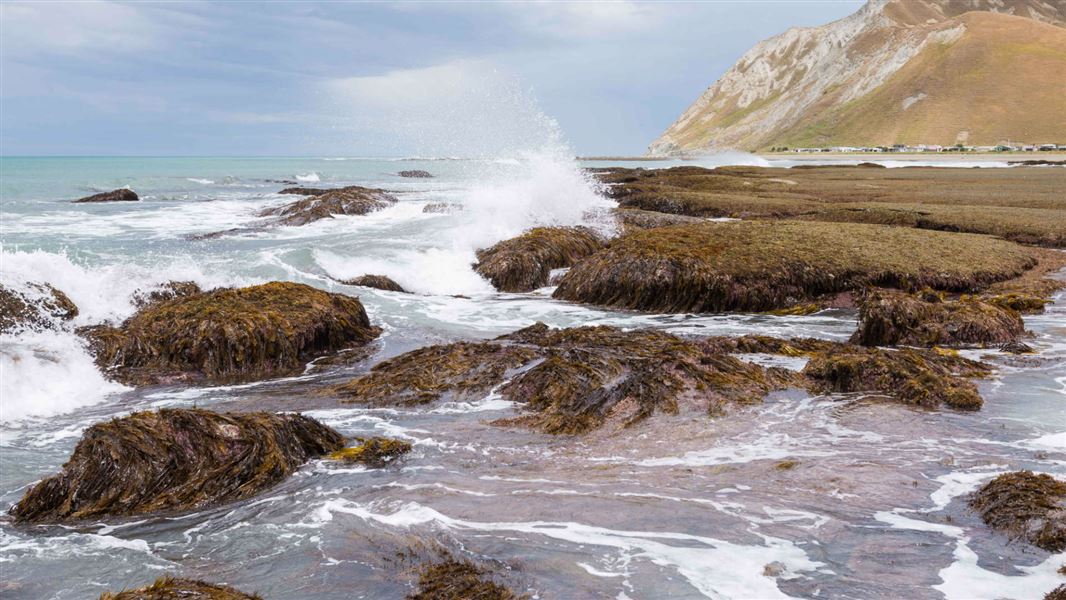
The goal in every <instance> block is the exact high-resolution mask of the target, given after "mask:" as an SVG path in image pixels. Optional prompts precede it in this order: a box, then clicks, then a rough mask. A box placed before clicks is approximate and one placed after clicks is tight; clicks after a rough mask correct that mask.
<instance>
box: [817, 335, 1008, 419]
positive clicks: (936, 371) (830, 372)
mask: <svg viewBox="0 0 1066 600" xmlns="http://www.w3.org/2000/svg"><path fill="white" fill-rule="evenodd" d="M803 374H804V375H806V376H807V377H809V378H810V379H811V380H812V381H813V385H812V388H813V389H814V390H815V391H819V392H878V393H882V394H885V395H887V396H892V397H895V398H897V399H898V400H900V401H901V402H904V403H906V404H913V405H917V406H923V407H926V408H937V407H939V406H940V405H941V404H944V405H947V406H949V407H951V408H955V409H959V410H978V409H979V408H981V405H982V404H983V403H984V402H983V400H982V399H981V395H980V394H979V393H978V392H977V386H975V385H974V384H973V383H972V382H971V381H968V380H967V378H970V377H983V376H986V375H988V368H987V366H986V365H984V364H983V363H979V362H977V361H972V360H968V359H965V358H962V357H959V356H955V355H953V354H950V353H947V354H945V353H939V352H936V351H933V350H917V349H912V348H905V349H900V350H885V349H882V348H865V347H861V346H851V345H840V346H838V347H836V348H834V349H831V350H829V351H827V352H821V353H814V354H812V355H811V359H810V360H809V361H808V362H807V365H806V366H805V367H804V368H803Z"/></svg>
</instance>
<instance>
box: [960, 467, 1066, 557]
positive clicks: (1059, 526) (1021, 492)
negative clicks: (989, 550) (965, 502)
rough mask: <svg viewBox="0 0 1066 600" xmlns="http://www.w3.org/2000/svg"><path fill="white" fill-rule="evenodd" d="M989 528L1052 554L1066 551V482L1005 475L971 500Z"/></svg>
mask: <svg viewBox="0 0 1066 600" xmlns="http://www.w3.org/2000/svg"><path fill="white" fill-rule="evenodd" d="M970 507H972V508H973V509H974V510H975V511H976V512H977V514H979V515H980V516H981V519H982V520H983V521H984V522H985V524H986V525H988V526H989V527H991V528H992V529H994V530H996V531H999V532H1002V533H1005V534H1007V535H1009V536H1011V537H1012V538H1015V539H1022V540H1025V541H1027V542H1029V543H1030V544H1033V545H1034V546H1037V547H1039V548H1042V549H1044V550H1047V551H1048V552H1061V551H1062V550H1066V482H1064V481H1061V480H1059V479H1055V478H1054V477H1052V476H1050V475H1045V474H1036V473H1033V472H1032V471H1015V472H1012V473H1004V474H1003V475H1000V476H998V477H996V478H995V479H993V480H992V481H990V482H988V483H986V484H985V485H984V486H982V487H981V488H980V489H978V490H977V491H976V492H974V494H973V496H972V497H971V498H970Z"/></svg>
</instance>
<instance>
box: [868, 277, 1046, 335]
mask: <svg viewBox="0 0 1066 600" xmlns="http://www.w3.org/2000/svg"><path fill="white" fill-rule="evenodd" d="M1024 333H1025V324H1024V323H1023V322H1022V317H1021V315H1020V314H1018V312H1017V311H1015V310H1013V309H1011V308H1004V307H1002V306H1000V305H997V304H993V303H990V302H985V301H983V300H981V299H979V298H976V297H972V296H971V297H963V298H961V299H959V300H948V299H946V298H944V297H943V296H942V295H939V294H935V293H926V294H924V297H921V296H919V295H915V294H907V293H905V292H899V291H896V290H884V289H875V290H871V291H868V292H867V293H865V294H864V295H863V297H862V300H861V302H860V303H859V329H858V331H856V332H855V335H854V336H853V337H852V341H853V342H856V343H859V344H862V345H864V346H897V345H904V346H926V347H931V346H948V347H975V346H976V347H982V348H985V347H990V346H1002V345H1004V344H1008V343H1011V342H1015V341H1017V340H1018V337H1019V336H1021V335H1023V334H1024Z"/></svg>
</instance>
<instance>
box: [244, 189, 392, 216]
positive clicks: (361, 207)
mask: <svg viewBox="0 0 1066 600" xmlns="http://www.w3.org/2000/svg"><path fill="white" fill-rule="evenodd" d="M279 193H281V194H305V195H308V196H309V197H307V198H304V199H302V200H297V201H295V202H290V203H289V204H285V205H283V206H279V207H276V208H270V209H267V210H264V211H262V212H260V213H259V216H260V217H276V218H275V219H273V220H272V221H271V222H270V224H271V225H289V226H298V225H306V224H308V223H312V222H314V221H318V220H319V219H330V218H333V215H365V214H367V213H370V212H373V211H375V210H381V209H382V208H386V207H387V206H389V205H391V204H395V203H396V202H397V200H396V197H395V196H393V195H392V194H390V193H388V192H386V191H385V190H379V189H376V188H365V187H360V186H358V185H352V186H348V187H343V188H336V189H317V188H287V189H284V190H281V192H279Z"/></svg>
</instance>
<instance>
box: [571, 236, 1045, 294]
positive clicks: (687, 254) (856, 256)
mask: <svg viewBox="0 0 1066 600" xmlns="http://www.w3.org/2000/svg"><path fill="white" fill-rule="evenodd" d="M1035 264H1037V260H1036V259H1035V258H1034V257H1033V256H1032V255H1031V254H1030V252H1029V251H1028V250H1027V249H1026V248H1023V247H1021V246H1018V245H1016V244H1013V243H1011V242H1006V241H1003V240H998V239H994V238H990V237H986V236H977V235H967V234H955V233H944V232H937V231H924V230H915V229H904V228H898V227H888V226H882V225H865V224H853V223H814V222H797V221H769V222H761V221H760V222H756V221H740V222H730V223H715V222H706V223H699V224H693V225H679V226H674V227H660V228H656V229H649V230H645V231H637V232H633V233H627V234H625V235H623V236H621V237H619V238H617V239H615V240H613V241H612V242H611V244H610V246H609V247H608V248H606V249H605V250H602V251H600V252H597V253H595V254H592V255H591V256H588V257H586V258H584V259H583V260H579V261H578V262H577V263H575V264H574V265H573V267H571V269H570V271H569V272H568V273H567V274H566V275H565V276H564V277H563V279H562V281H561V282H560V283H559V287H558V288H557V289H556V290H555V293H554V294H553V297H554V298H557V299H560V300H569V301H573V302H582V303H587V304H594V305H598V306H605V307H610V308H620V309H636V310H643V311H649V312H675V313H676V312H693V313H699V312H727V311H751V312H762V311H769V310H774V309H779V308H787V307H790V306H794V305H796V304H800V303H805V302H811V301H815V300H817V299H819V298H823V297H827V296H831V295H836V294H839V293H841V292H848V291H853V290H859V289H862V288H864V287H866V286H869V285H879V286H885V287H900V288H909V289H918V288H921V287H925V286H929V287H933V288H936V289H941V290H947V291H959V292H968V291H973V290H975V289H979V288H982V287H985V286H987V285H989V284H991V283H993V282H995V281H1000V280H1004V279H1008V278H1011V277H1017V276H1018V275H1020V274H1021V273H1023V272H1025V270H1026V269H1029V268H1032V267H1033V266H1034V265H1035Z"/></svg>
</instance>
